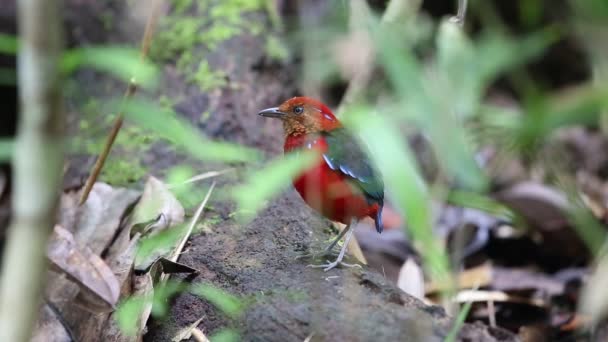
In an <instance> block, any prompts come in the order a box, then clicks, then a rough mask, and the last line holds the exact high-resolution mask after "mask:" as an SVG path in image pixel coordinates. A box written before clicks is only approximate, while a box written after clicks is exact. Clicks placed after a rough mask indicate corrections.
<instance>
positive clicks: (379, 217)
mask: <svg viewBox="0 0 608 342" xmlns="http://www.w3.org/2000/svg"><path fill="white" fill-rule="evenodd" d="M374 221H376V231H377V232H378V233H382V230H383V229H384V225H383V224H382V207H379V208H378V211H376V217H375V218H374Z"/></svg>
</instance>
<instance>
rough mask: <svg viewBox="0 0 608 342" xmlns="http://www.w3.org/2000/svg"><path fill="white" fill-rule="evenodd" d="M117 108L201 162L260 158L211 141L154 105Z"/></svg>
mask: <svg viewBox="0 0 608 342" xmlns="http://www.w3.org/2000/svg"><path fill="white" fill-rule="evenodd" d="M117 107H119V108H122V110H123V111H124V113H125V114H126V115H127V118H128V119H130V120H132V121H133V122H135V123H136V124H138V125H139V126H140V127H143V128H145V129H149V130H151V131H153V132H155V133H157V134H159V135H160V136H161V137H163V138H165V139H167V140H169V141H170V142H172V143H173V144H175V145H177V146H180V147H182V148H183V149H184V150H186V151H187V152H189V153H190V154H191V155H192V156H194V157H196V158H199V159H201V160H213V161H224V162H237V161H241V162H242V161H252V160H255V159H257V158H258V157H259V153H258V151H256V150H254V149H251V148H247V147H244V146H239V145H236V144H231V143H225V142H217V141H211V140H208V139H206V138H205V137H204V136H203V133H202V132H200V131H199V130H197V129H196V128H195V127H193V126H192V125H191V124H189V123H187V122H186V121H184V120H183V119H181V118H178V117H177V115H176V114H175V113H173V112H169V111H167V110H162V109H160V108H159V107H157V106H155V105H153V104H150V103H147V102H143V101H138V100H132V101H127V102H125V103H124V105H122V106H117ZM119 111H120V110H119Z"/></svg>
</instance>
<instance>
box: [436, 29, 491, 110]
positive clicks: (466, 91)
mask: <svg viewBox="0 0 608 342" xmlns="http://www.w3.org/2000/svg"><path fill="white" fill-rule="evenodd" d="M437 65H438V67H439V72H441V73H442V76H443V77H445V78H446V79H447V85H446V86H447V87H448V89H445V94H446V95H448V94H449V95H448V97H449V99H450V101H451V102H452V105H453V107H454V112H455V113H456V114H457V115H458V116H459V117H462V118H468V117H470V116H471V115H472V114H473V113H474V112H475V110H476V106H478V104H479V100H480V98H481V96H482V86H483V85H482V82H481V81H480V76H479V67H478V64H477V62H476V56H475V47H474V46H473V44H472V42H471V41H470V40H469V38H468V37H467V36H466V35H465V34H464V32H463V31H462V27H461V26H460V25H459V24H458V23H456V22H454V21H453V20H451V19H444V20H442V22H441V24H440V25H439V33H438V34H437Z"/></svg>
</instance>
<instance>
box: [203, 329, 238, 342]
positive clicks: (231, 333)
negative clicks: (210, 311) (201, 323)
mask: <svg viewBox="0 0 608 342" xmlns="http://www.w3.org/2000/svg"><path fill="white" fill-rule="evenodd" d="M240 339H241V337H240V336H239V333H238V332H236V330H234V329H222V330H220V331H218V332H217V333H215V334H213V336H211V337H210V338H209V341H211V342H237V341H240Z"/></svg>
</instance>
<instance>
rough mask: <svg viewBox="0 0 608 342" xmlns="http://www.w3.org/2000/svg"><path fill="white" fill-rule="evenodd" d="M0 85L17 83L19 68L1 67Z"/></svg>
mask: <svg viewBox="0 0 608 342" xmlns="http://www.w3.org/2000/svg"><path fill="white" fill-rule="evenodd" d="M0 85H9V86H13V85H17V70H15V69H12V68H0Z"/></svg>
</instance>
